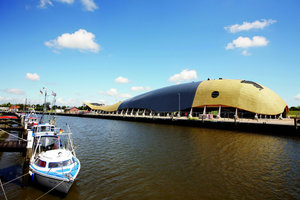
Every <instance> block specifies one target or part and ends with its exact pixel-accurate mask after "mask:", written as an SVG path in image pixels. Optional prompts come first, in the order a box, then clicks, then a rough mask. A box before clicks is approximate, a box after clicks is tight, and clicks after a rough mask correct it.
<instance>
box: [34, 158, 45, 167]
mask: <svg viewBox="0 0 300 200" xmlns="http://www.w3.org/2000/svg"><path fill="white" fill-rule="evenodd" d="M35 164H36V165H38V166H39V167H46V162H45V161H43V160H40V159H36V161H35Z"/></svg>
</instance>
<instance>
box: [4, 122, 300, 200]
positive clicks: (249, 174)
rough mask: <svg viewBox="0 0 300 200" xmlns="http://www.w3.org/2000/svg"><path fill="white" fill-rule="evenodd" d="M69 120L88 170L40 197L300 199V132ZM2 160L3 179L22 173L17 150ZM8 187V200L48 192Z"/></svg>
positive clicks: (80, 157)
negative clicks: (63, 190) (63, 191)
mask: <svg viewBox="0 0 300 200" xmlns="http://www.w3.org/2000/svg"><path fill="white" fill-rule="evenodd" d="M66 123H68V124H70V126H71V129H72V131H73V139H74V142H75V144H76V146H78V148H77V156H78V157H79V159H80V161H81V165H82V168H81V171H80V174H79V176H78V177H77V180H76V182H75V183H74V184H73V186H72V188H71V190H70V192H69V194H68V195H67V196H62V195H58V194H57V193H50V194H48V195H46V196H45V197H44V198H42V199H51V200H55V199H72V200H73V199H74V200H76V199H255V200H257V199H300V137H299V138H292V137H278V136H270V135H261V134H253V133H244V132H233V131H224V130H212V129H201V128H193V127H180V126H171V125H156V124H147V123H135V122H125V121H113V120H102V119H88V118H73V117H62V116H59V117H58V120H57V124H58V126H63V125H65V124H66ZM0 158H1V160H0V176H1V179H3V182H6V181H8V179H12V178H14V177H16V176H18V175H20V174H21V173H22V168H21V164H22V157H21V155H20V154H19V153H2V154H1V153H0ZM5 190H6V194H7V197H8V199H9V200H11V199H26V200H27V199H28V200H29V199H30V200H32V199H36V198H38V197H39V196H41V195H42V194H43V193H44V192H45V191H47V189H44V190H43V188H38V187H36V186H28V187H25V188H22V187H21V186H20V181H16V182H14V183H11V184H8V185H5ZM0 199H4V196H3V194H2V192H0Z"/></svg>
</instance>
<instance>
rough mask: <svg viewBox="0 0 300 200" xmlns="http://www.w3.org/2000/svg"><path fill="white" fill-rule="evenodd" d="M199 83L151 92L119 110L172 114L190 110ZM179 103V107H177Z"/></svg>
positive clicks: (124, 103) (124, 104) (122, 105)
mask: <svg viewBox="0 0 300 200" xmlns="http://www.w3.org/2000/svg"><path fill="white" fill-rule="evenodd" d="M200 83H201V81H199V82H191V83H183V84H178V85H173V86H169V87H164V88H161V89H157V90H153V91H150V92H147V93H144V94H141V95H138V96H136V97H133V98H131V99H128V100H126V101H124V102H123V103H121V105H120V106H119V108H118V110H121V109H127V108H129V109H132V108H135V109H150V110H153V111H156V112H174V111H178V110H179V108H180V110H184V109H187V108H191V107H192V104H193V101H194V97H195V94H196V91H197V88H198V86H199V84H200ZM179 102H180V105H179Z"/></svg>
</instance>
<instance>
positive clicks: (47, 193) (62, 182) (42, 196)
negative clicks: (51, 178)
mask: <svg viewBox="0 0 300 200" xmlns="http://www.w3.org/2000/svg"><path fill="white" fill-rule="evenodd" d="M63 182H64V180H62V181H61V182H60V183H59V184H57V185H56V186H55V187H53V188H52V189H51V190H49V191H48V192H46V193H45V194H43V195H42V196H40V197H39V198H37V199H36V200H39V199H41V198H43V197H44V196H45V195H46V194H48V193H50V192H51V191H52V190H54V189H55V188H57V187H58V186H59V185H60V184H62V183H63Z"/></svg>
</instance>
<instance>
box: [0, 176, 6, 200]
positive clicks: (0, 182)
mask: <svg viewBox="0 0 300 200" xmlns="http://www.w3.org/2000/svg"><path fill="white" fill-rule="evenodd" d="M0 184H1V188H2V190H3V194H4V197H5V200H7V196H6V194H5V190H4V188H3V184H2V181H1V179H0Z"/></svg>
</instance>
